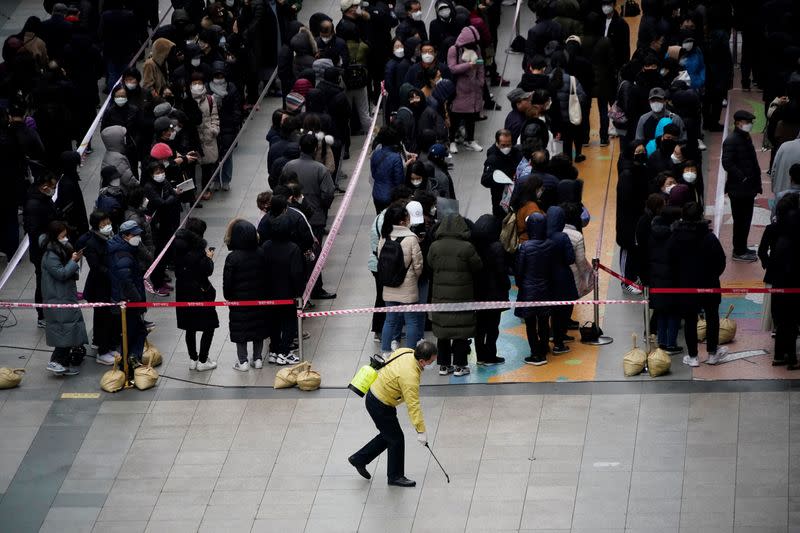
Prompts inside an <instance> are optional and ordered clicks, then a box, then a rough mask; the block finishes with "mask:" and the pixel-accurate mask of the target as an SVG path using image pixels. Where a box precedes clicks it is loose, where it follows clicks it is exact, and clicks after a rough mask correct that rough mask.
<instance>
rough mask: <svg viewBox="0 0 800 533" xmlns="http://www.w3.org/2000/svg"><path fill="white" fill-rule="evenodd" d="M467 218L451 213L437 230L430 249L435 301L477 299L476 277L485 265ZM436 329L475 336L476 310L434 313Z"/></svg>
mask: <svg viewBox="0 0 800 533" xmlns="http://www.w3.org/2000/svg"><path fill="white" fill-rule="evenodd" d="M470 236H471V234H470V231H469V228H468V226H467V222H466V220H464V217H462V216H461V215H459V214H455V213H454V214H449V215H446V216H445V217H444V219H443V220H442V221H441V223H440V224H439V228H438V229H437V230H436V240H435V241H434V242H433V244H431V248H430V250H429V251H428V265H429V266H430V269H431V271H432V272H433V292H432V295H433V296H432V300H431V301H432V302H433V303H452V302H470V301H474V299H475V280H476V276H477V275H478V273H479V272H480V271H481V269H482V268H483V263H482V262H481V258H480V256H479V255H478V252H477V250H475V247H474V246H473V245H472V243H471V242H470ZM431 320H432V321H433V333H434V335H436V337H438V338H440V339H468V338H470V337H473V336H475V312H474V311H464V312H443V313H432V316H431Z"/></svg>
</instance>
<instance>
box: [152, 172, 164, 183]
mask: <svg viewBox="0 0 800 533" xmlns="http://www.w3.org/2000/svg"><path fill="white" fill-rule="evenodd" d="M165 179H167V175H166V174H153V181H155V182H156V183H163V182H164V180H165Z"/></svg>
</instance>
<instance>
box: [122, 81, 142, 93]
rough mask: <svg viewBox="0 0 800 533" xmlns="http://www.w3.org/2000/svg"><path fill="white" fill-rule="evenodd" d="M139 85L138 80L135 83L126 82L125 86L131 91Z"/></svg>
mask: <svg viewBox="0 0 800 533" xmlns="http://www.w3.org/2000/svg"><path fill="white" fill-rule="evenodd" d="M137 87H139V84H138V83H136V82H133V83H126V84H125V88H126V89H128V90H129V91H133V90H134V89H136V88H137Z"/></svg>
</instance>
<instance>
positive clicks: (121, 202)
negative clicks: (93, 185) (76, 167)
mask: <svg viewBox="0 0 800 533" xmlns="http://www.w3.org/2000/svg"><path fill="white" fill-rule="evenodd" d="M125 204H126V201H125V193H124V192H122V189H120V188H119V187H116V186H113V185H111V186H108V187H104V188H103V189H101V190H100V195H99V196H98V197H97V201H96V202H95V204H94V206H95V208H96V209H98V210H100V211H105V212H106V213H115V212H119V211H124V210H125Z"/></svg>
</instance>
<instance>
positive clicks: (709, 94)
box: [703, 87, 728, 128]
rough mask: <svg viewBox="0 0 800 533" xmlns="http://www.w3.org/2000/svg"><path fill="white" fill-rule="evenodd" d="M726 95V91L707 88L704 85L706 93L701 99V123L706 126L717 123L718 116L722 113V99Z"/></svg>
mask: <svg viewBox="0 0 800 533" xmlns="http://www.w3.org/2000/svg"><path fill="white" fill-rule="evenodd" d="M727 96H728V93H727V91H720V90H718V89H709V88H708V87H706V95H705V98H704V99H703V123H704V124H705V127H706V128H708V127H709V126H713V125H715V124H719V116H720V114H721V113H722V101H723V100H724V99H725V98H726V97H727Z"/></svg>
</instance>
